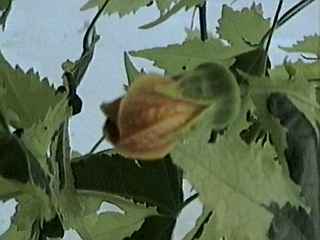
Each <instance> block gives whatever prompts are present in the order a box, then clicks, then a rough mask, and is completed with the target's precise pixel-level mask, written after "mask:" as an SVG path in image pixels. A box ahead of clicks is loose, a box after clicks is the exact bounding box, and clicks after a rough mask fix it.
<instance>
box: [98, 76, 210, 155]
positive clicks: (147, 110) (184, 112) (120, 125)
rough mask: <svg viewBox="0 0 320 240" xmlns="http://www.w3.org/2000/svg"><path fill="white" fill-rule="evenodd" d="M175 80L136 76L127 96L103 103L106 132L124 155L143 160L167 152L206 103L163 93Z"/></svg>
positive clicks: (117, 149)
mask: <svg viewBox="0 0 320 240" xmlns="http://www.w3.org/2000/svg"><path fill="white" fill-rule="evenodd" d="M173 84H174V82H173V81H172V80H171V79H168V78H164V77H160V76H155V75H151V76H150V75H144V76H141V77H139V78H138V79H136V80H135V81H134V83H133V85H132V86H131V87H130V88H129V91H128V93H127V95H126V96H124V97H122V98H119V99H117V100H115V101H113V102H112V103H109V104H103V105H102V106H101V108H102V110H103V112H104V113H105V114H106V116H107V117H108V120H107V122H106V124H105V127H104V131H105V135H106V136H107V138H108V139H109V140H110V141H111V143H112V144H113V145H114V147H115V151H116V152H118V153H120V154H121V155H123V156H125V157H128V158H134V159H141V160H152V159H160V158H163V157H164V156H165V155H167V154H168V153H169V152H170V151H171V150H172V148H173V147H174V145H175V142H176V141H177V139H178V138H179V136H181V134H182V133H183V132H184V131H185V130H186V129H187V128H189V127H190V126H191V125H192V123H193V122H194V120H195V119H196V118H197V117H198V116H199V115H200V114H201V113H202V112H203V111H204V110H205V108H206V106H204V105H201V104H197V103H193V102H192V101H188V100H183V99H177V98H173V97H170V96H167V95H165V94H163V93H162V91H163V90H164V89H170V88H172V86H173Z"/></svg>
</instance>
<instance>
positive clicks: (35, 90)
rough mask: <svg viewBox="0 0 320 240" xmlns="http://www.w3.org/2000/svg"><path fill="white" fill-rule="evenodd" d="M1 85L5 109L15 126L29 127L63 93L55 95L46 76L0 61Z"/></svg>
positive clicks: (9, 119)
mask: <svg viewBox="0 0 320 240" xmlns="http://www.w3.org/2000/svg"><path fill="white" fill-rule="evenodd" d="M0 62H2V63H0V75H1V76H2V78H1V79H0V86H2V88H3V89H4V91H5V94H2V96H1V104H2V111H3V114H4V116H5V117H6V119H7V121H8V123H9V124H10V125H12V126H13V127H15V128H29V127H31V126H32V125H33V124H34V123H35V122H38V121H40V120H43V119H44V118H45V116H46V114H47V111H48V109H49V108H50V107H53V106H55V105H56V104H57V103H58V102H59V101H60V100H61V99H62V95H60V94H58V95H57V94H55V89H54V88H53V87H51V86H50V85H49V83H48V80H47V79H46V78H44V79H42V80H40V77H39V74H38V73H34V71H33V70H32V69H30V70H29V71H28V72H27V73H24V72H23V71H22V70H21V69H20V68H19V67H18V66H17V67H16V69H13V68H11V67H10V65H9V64H8V63H7V62H3V61H1V60H0Z"/></svg>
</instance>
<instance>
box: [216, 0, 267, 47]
mask: <svg viewBox="0 0 320 240" xmlns="http://www.w3.org/2000/svg"><path fill="white" fill-rule="evenodd" d="M269 26H270V21H269V20H268V19H265V18H264V17H263V15H262V5H261V4H259V5H256V4H255V3H253V4H252V6H251V8H250V9H249V8H244V9H242V10H241V11H235V10H233V9H232V8H230V7H228V6H227V5H224V6H223V8H222V17H221V18H220V19H219V27H218V28H217V32H218V34H219V36H220V38H222V39H225V40H227V41H228V42H229V43H230V44H231V45H232V46H233V47H238V48H240V49H242V50H250V49H251V47H250V46H248V44H247V43H246V42H245V40H246V41H249V42H250V43H252V44H257V43H259V42H260V40H261V38H262V37H263V35H264V34H265V33H266V32H267V31H268V29H269Z"/></svg>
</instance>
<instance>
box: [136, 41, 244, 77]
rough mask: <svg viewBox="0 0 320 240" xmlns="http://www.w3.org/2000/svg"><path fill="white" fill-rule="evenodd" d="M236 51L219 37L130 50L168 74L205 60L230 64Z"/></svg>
mask: <svg viewBox="0 0 320 240" xmlns="http://www.w3.org/2000/svg"><path fill="white" fill-rule="evenodd" d="M238 53H239V52H238V50H236V49H233V48H231V47H227V46H226V45H225V44H224V43H223V42H222V41H221V40H219V39H209V40H207V41H206V42H202V41H201V40H200V39H192V40H187V41H185V42H183V43H182V44H172V45H169V46H167V47H158V48H152V49H145V50H140V51H131V52H130V54H131V55H132V56H135V57H141V58H146V59H149V60H151V61H154V65H155V66H157V67H160V68H162V69H164V70H165V71H166V73H167V74H169V75H174V74H179V73H181V72H183V71H184V70H192V69H194V68H195V67H196V66H198V65H200V64H201V63H207V62H217V63H222V64H223V65H226V66H230V65H231V64H232V63H233V59H232V58H231V57H232V56H234V55H236V54H238Z"/></svg>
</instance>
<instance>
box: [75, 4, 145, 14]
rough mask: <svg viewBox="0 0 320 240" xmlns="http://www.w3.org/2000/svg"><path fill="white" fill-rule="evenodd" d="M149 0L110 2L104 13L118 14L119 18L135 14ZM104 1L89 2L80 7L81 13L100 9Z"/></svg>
mask: <svg viewBox="0 0 320 240" xmlns="http://www.w3.org/2000/svg"><path fill="white" fill-rule="evenodd" d="M149 2H150V0H125V1H110V2H109V3H108V5H107V7H106V10H105V12H106V13H108V14H113V13H118V14H119V16H120V17H122V16H124V15H127V14H129V13H135V12H136V11H137V10H138V9H140V8H141V7H145V6H146V5H147V4H148V3H149ZM104 3H105V0H89V1H88V2H87V3H86V4H84V5H83V6H82V7H81V11H83V10H87V9H91V8H94V7H99V8H100V7H101V6H102V5H103V4H104Z"/></svg>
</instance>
